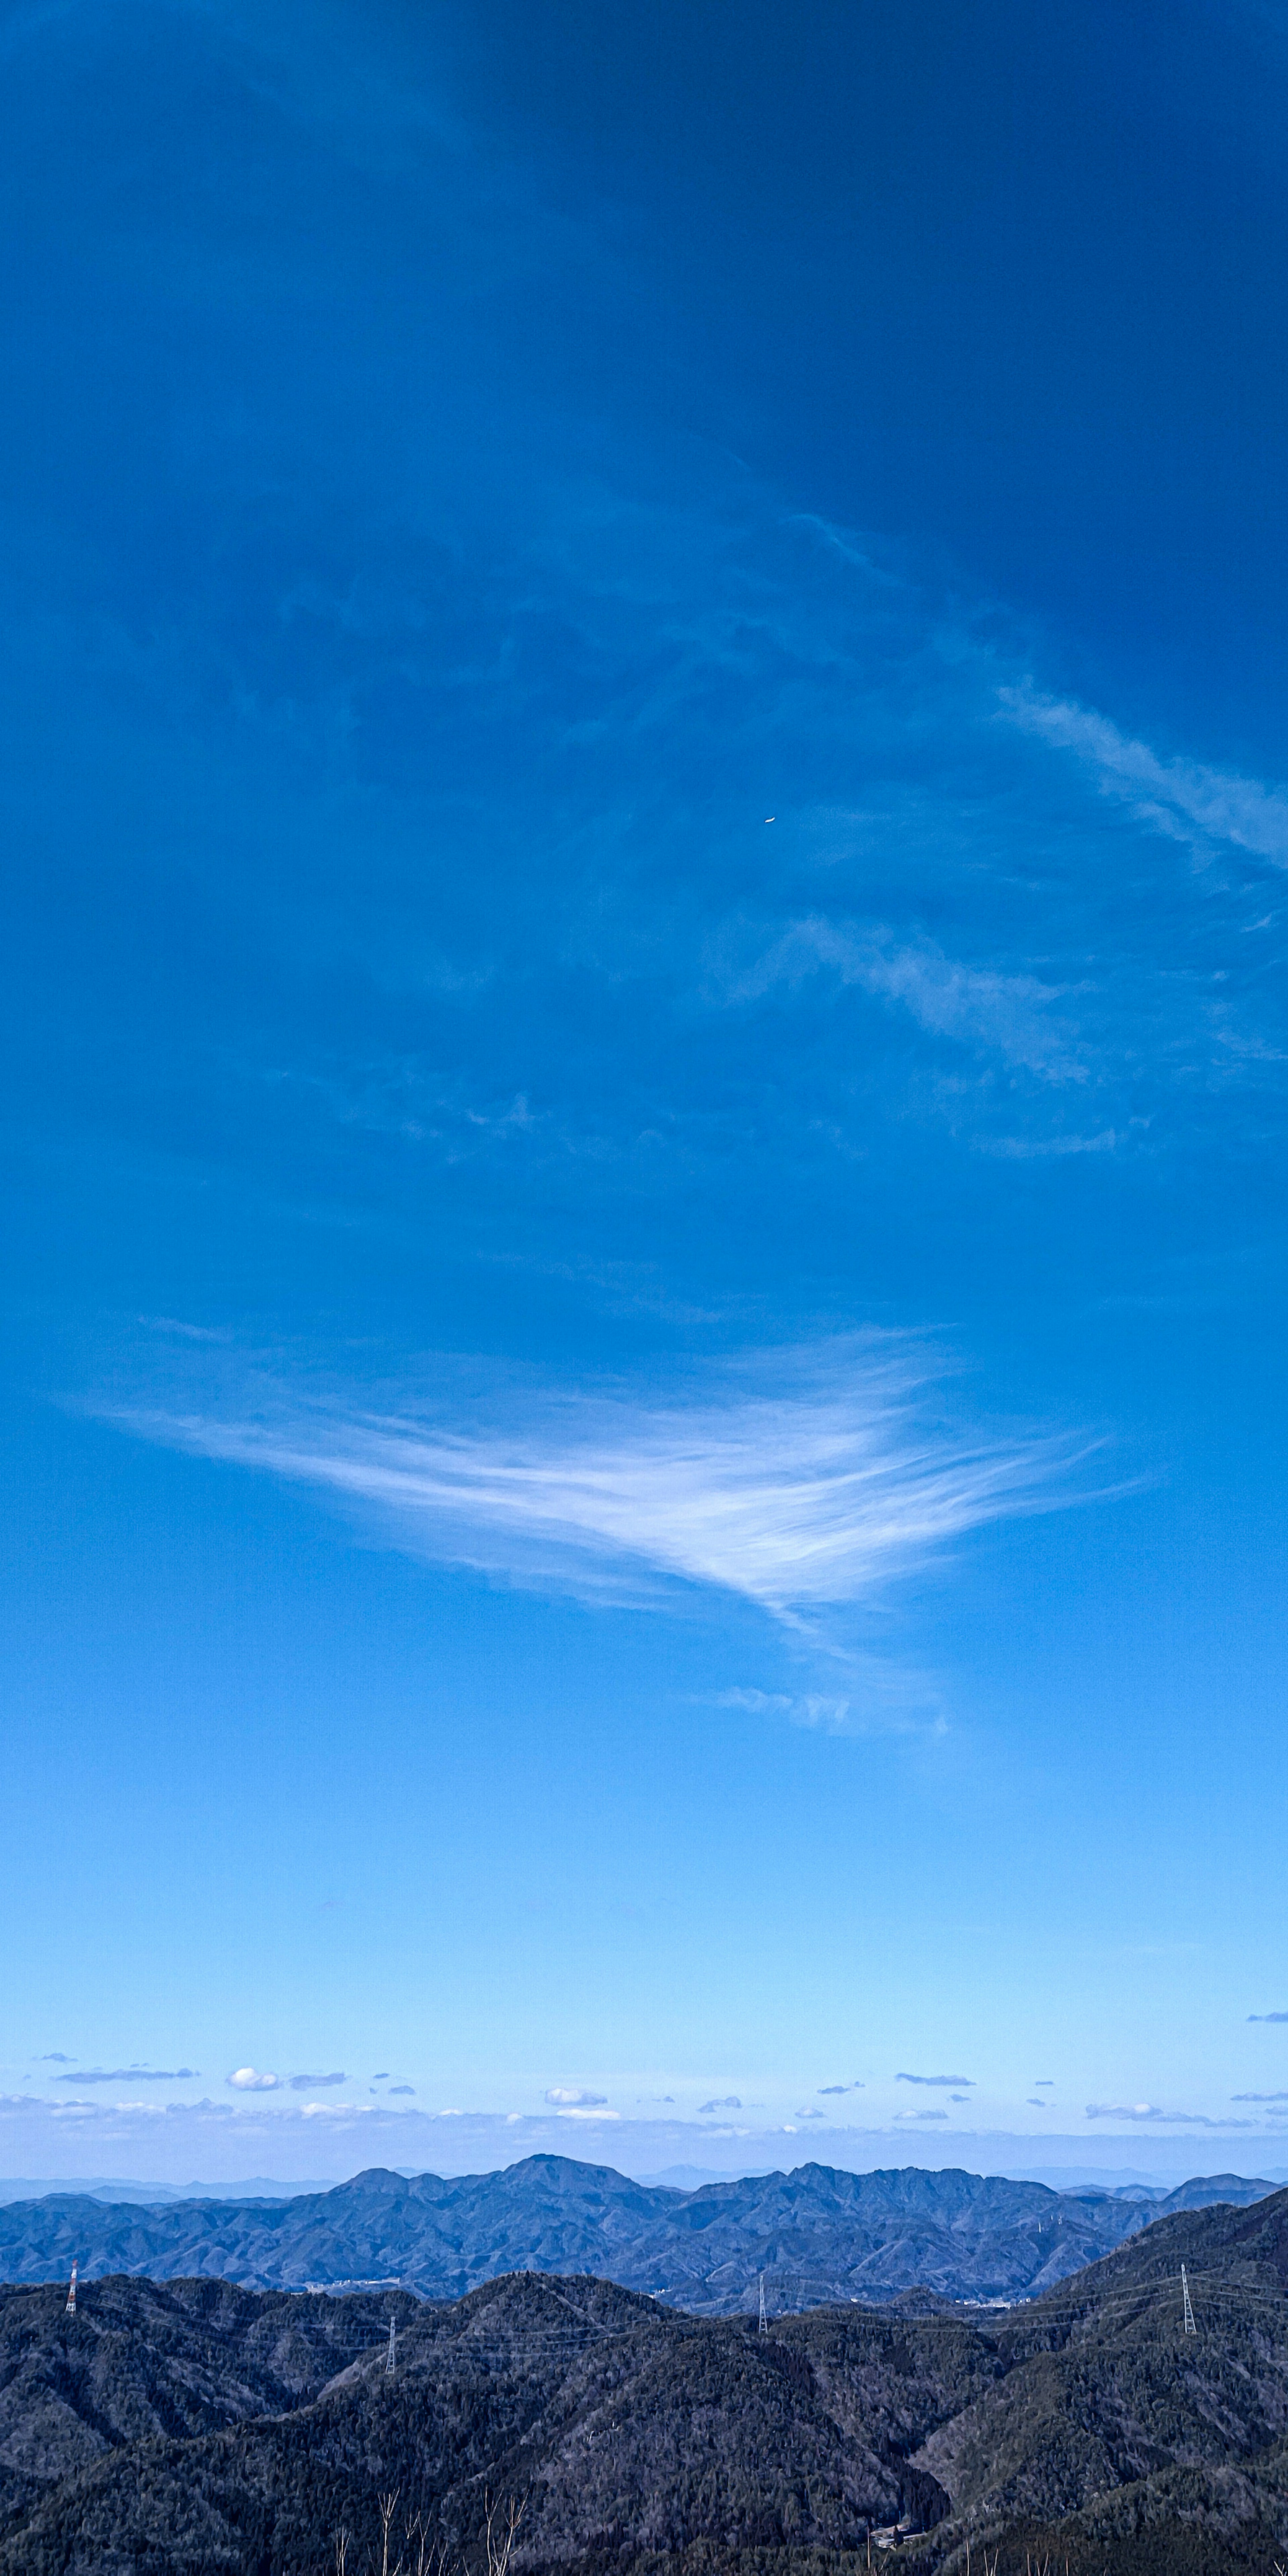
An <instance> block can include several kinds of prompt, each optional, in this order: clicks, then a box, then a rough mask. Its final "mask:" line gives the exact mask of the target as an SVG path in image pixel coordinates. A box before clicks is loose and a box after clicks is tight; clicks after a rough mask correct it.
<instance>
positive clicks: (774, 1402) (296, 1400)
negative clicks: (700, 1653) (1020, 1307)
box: [96, 1334, 1073, 1724]
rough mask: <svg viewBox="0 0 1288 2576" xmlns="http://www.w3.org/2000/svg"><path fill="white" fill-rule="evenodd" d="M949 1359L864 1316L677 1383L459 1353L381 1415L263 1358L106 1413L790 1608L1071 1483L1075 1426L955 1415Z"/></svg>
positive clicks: (656, 1581)
mask: <svg viewBox="0 0 1288 2576" xmlns="http://www.w3.org/2000/svg"><path fill="white" fill-rule="evenodd" d="M940 1373H941V1374H942V1370H941V1372H940ZM935 1374H936V1366H935V1362H934V1359H933V1357H932V1356H929V1355H927V1353H926V1352H925V1351H918V1350H916V1349H915V1348H914V1347H913V1346H912V1345H911V1344H910V1343H909V1342H908V1341H906V1340H904V1339H903V1338H902V1337H900V1336H897V1335H891V1336H888V1337H883V1336H878V1335H875V1334H873V1335H855V1336H851V1337H848V1338H843V1339H832V1340H829V1341H827V1342H825V1343H823V1344H820V1345H817V1346H814V1347H812V1348H810V1349H806V1350H800V1349H797V1350H791V1351H780V1352H771V1353H761V1354H758V1355H755V1356H754V1357H752V1358H749V1359H748V1358H744V1359H741V1360H738V1361H735V1362H729V1363H726V1364H723V1365H722V1366H721V1367H720V1368H718V1369H711V1370H707V1371H705V1372H691V1373H690V1374H689V1375H688V1377H687V1379H686V1380H685V1381H684V1382H683V1383H682V1384H680V1385H679V1386H677V1388H676V1391H675V1392H674V1393H673V1394H672V1395H670V1396H669V1397H668V1398H662V1399H659V1398H658V1397H657V1396H655V1395H653V1394H652V1393H651V1392H650V1391H644V1390H635V1389H631V1388H627V1387H622V1386H621V1385H615V1386H611V1387H607V1388H604V1387H599V1388H596V1387H594V1386H583V1387H578V1388H558V1387H555V1388H552V1387H550V1386H548V1385H545V1384H542V1385H537V1384H535V1383H533V1382H530V1381H522V1382H521V1381H519V1380H518V1379H517V1378H515V1377H514V1376H511V1377H509V1378H507V1380H506V1382H505V1384H504V1386H503V1387H500V1386H498V1385H495V1384H494V1385H493V1387H492V1389H491V1391H489V1388H488V1385H487V1383H486V1381H485V1380H482V1381H481V1380H480V1378H479V1375H478V1373H476V1375H475V1378H474V1380H473V1382H472V1384H471V1386H470V1387H469V1388H465V1386H464V1381H463V1380H462V1377H461V1373H460V1370H459V1368H456V1369H453V1368H452V1367H451V1366H449V1364H447V1363H444V1364H443V1365H442V1367H441V1369H439V1370H438V1371H437V1372H436V1380H437V1394H436V1396H435V1395H434V1394H431V1395H430V1396H428V1397H426V1396H423V1395H422V1396H417V1397H415V1398H411V1399H408V1400H407V1401H405V1402H403V1403H400V1404H397V1405H396V1406H394V1407H389V1408H381V1409H379V1410H377V1409H376V1408H374V1407H372V1406H369V1405H366V1404H363V1403H362V1402H360V1401H357V1400H351V1399H346V1398H345V1397H344V1396H343V1395H326V1396H318V1395H315V1394H313V1393H311V1392H310V1391H308V1390H305V1391H299V1390H297V1389H296V1388H294V1387H293V1386H291V1385H289V1384H287V1383H285V1382H283V1381H282V1380H271V1381H270V1380H268V1379H266V1378H265V1377H264V1376H262V1375H260V1376H257V1377H256V1378H254V1379H253V1380H252V1379H250V1378H247V1379H246V1381H245V1382H244V1384H243V1387H242V1389H241V1396H240V1400H239V1398H238V1396H237V1394H236V1393H235V1392H234V1393H233V1394H232V1395H229V1394H228V1393H226V1392H225V1393H223V1394H221V1396H220V1397H219V1398H218V1399H215V1398H212V1400H211V1401H210V1402H209V1403H208V1404H205V1405H202V1406H201V1407H200V1408H199V1409H179V1408H178V1407H176V1408H175V1409H173V1410H171V1409H162V1408H159V1407H155V1406H142V1405H140V1406H111V1407H107V1406H103V1407H100V1408H96V1409H98V1410H99V1411H100V1412H103V1413H107V1414H108V1415H109V1416H110V1418H112V1419H115V1420H116V1421H118V1422H120V1423H121V1424H122V1425H123V1426H124V1427H127V1428H129V1429H131V1430H133V1431H134V1432H136V1433H139V1434H141V1435H143V1436H144V1437H147V1438H149V1439H152V1440H156V1441H160V1442H164V1443H165V1444H166V1445H168V1446H172V1447H176V1448H182V1449H187V1450H190V1451H194V1452H197V1453H199V1454H201V1455H204V1456H206V1457H210V1458H218V1459H227V1460H235V1461H237V1462H239V1463H241V1464H242V1465H244V1466H247V1467H251V1468H257V1469H260V1470H263V1471H265V1472H267V1473H270V1474H273V1475H276V1476H281V1477H284V1478H289V1479H291V1480H293V1481H298V1482H300V1483H304V1484H310V1485H315V1486H318V1487H321V1488H323V1489H325V1490H326V1491H328V1492H329V1493H331V1494H333V1495H335V1496H337V1497H340V1498H342V1499H343V1500H344V1501H346V1502H347V1503H349V1504H352V1505H356V1506H361V1507H365V1508H366V1509H367V1510H368V1511H369V1512H371V1513H374V1514H377V1515H379V1516H380V1518H381V1520H382V1522H383V1523H384V1525H385V1527H386V1528H387V1530H388V1532H389V1534H390V1535H391V1536H392V1537H393V1538H394V1540H395V1542H396V1543H397V1544H399V1545H402V1546H404V1547H406V1548H407V1549H408V1550H410V1551H412V1552H414V1553H417V1554H421V1555H424V1556H426V1557H430V1558H432V1559H434V1560H436V1561H439V1562H448V1563H455V1564H460V1565H469V1566H474V1567H477V1568H479V1569H481V1570H485V1571H488V1572H492V1573H498V1574H502V1575H504V1576H505V1577H507V1578H508V1579H510V1580H513V1581H516V1582H521V1583H525V1584H529V1585H536V1586H539V1587H542V1588H544V1587H549V1586H554V1587H561V1588H564V1589H567V1590H571V1591H573V1592H574V1593H576V1594H579V1595H581V1596H583V1597H588V1598H600V1599H605V1598H612V1599H617V1600H623V1599H627V1600H629V1599H643V1600H647V1599H650V1598H657V1597H658V1596H659V1591H660V1590H661V1589H662V1588H664V1587H665V1585H666V1584H667V1583H668V1581H669V1582H680V1583H684V1584H691V1585H706V1586H715V1587H718V1588H720V1589H722V1590H724V1591H726V1592H732V1593H736V1594H739V1595H741V1596H742V1597H743V1598H744V1599H747V1600H749V1601H753V1602H755V1603H757V1604H759V1605H760V1606H761V1607H762V1608H764V1609H765V1610H767V1611H769V1612H771V1613H773V1614H775V1615H776V1616H778V1617H780V1618H782V1619H784V1620H787V1621H789V1622H790V1621H794V1620H798V1619H799V1616H800V1614H801V1613H802V1612H804V1611H807V1610H809V1609H812V1608H819V1607H822V1606H824V1605H830V1604H840V1603H849V1602H855V1601H858V1600H860V1599H862V1598H864V1597H866V1596H870V1595H871V1594H872V1593H873V1592H874V1591H875V1590H877V1589H878V1588H879V1587H880V1586H881V1585H882V1584H883V1583H885V1582H887V1581H888V1580H889V1579H891V1578H892V1577H895V1576H898V1575H904V1574H907V1573H909V1572H911V1571H913V1570H915V1569H917V1568H919V1567H921V1566H922V1565H924V1564H925V1563H927V1562H928V1561H929V1560H931V1559H933V1558H934V1557H935V1556H936V1555H938V1554H939V1553H940V1552H942V1551H943V1550H944V1549H945V1548H947V1547H949V1546H950V1545H951V1544H952V1543H953V1542H954V1541H955V1540H958V1539H960V1538H961V1537H962V1536H963V1535H964V1534H965V1533H966V1532H968V1531H970V1530H973V1529H976V1528H978V1527H980V1526H981V1525H982V1524H984V1523H987V1522H990V1521H996V1520H999V1519H1002V1518H1005V1517H1008V1516H1012V1515H1015V1514H1018V1513H1022V1512H1029V1511H1033V1510H1036V1509H1049V1508H1052V1507H1053V1506H1054V1505H1055V1504H1057V1503H1058V1502H1062V1501H1063V1502H1067V1501H1069V1500H1070V1499H1071V1494H1070V1489H1069V1485H1068V1481H1067V1475H1066V1473H1065V1471H1066V1470H1067V1469H1068V1467H1069V1465H1070V1463H1071V1460H1072V1455H1073V1453H1072V1448H1071V1444H1069V1443H1068V1442H1061V1441H1059V1440H1056V1439H1050V1438H1037V1437H1030V1436H1017V1437H1013V1438H1008V1437H989V1436H987V1435H984V1436H979V1435H976V1434H973V1433H972V1432H970V1431H969V1430H963V1429H962V1428H960V1427H959V1426H955V1425H954V1424H953V1423H952V1422H951V1421H949V1420H947V1419H946V1418H945V1417H944V1415H943V1412H942V1409H941V1407H940V1406H939V1405H938V1402H937V1400H936V1399H935V1397H934V1393H933V1387H934V1378H935ZM227 1384H228V1380H227V1377H225V1387H226V1386H227ZM480 1386H481V1390H482V1391H480ZM836 1711H837V1703H836V1702H835V1701H832V1702H828V1703H825V1702H822V1701H820V1702H819V1703H818V1706H817V1708H816V1709H809V1708H805V1709H802V1710H801V1712H800V1714H801V1715H802V1716H803V1718H804V1722H806V1723H813V1724H830V1723H831V1724H834V1723H836V1722H837V1716H836Z"/></svg>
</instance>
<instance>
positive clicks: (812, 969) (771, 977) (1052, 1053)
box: [711, 913, 1087, 1082]
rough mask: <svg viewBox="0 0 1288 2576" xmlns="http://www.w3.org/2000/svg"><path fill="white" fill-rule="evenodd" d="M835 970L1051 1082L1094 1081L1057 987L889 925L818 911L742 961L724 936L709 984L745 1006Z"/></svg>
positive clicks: (935, 1032) (924, 1021) (939, 1032)
mask: <svg viewBox="0 0 1288 2576" xmlns="http://www.w3.org/2000/svg"><path fill="white" fill-rule="evenodd" d="M745 936H746V934H745V933H744V934H743V937H744V939H745ZM828 971H830V972H831V973H832V974H834V975H835V976H836V977H837V978H838V980H839V981H840V982H841V983H842V984H850V985H856V986H858V987H859V988H860V989H861V990H862V991H863V992H865V993H869V994H871V995H872V996H873V998H874V999H875V1000H878V1001H883V1002H887V1003H890V1004H893V1005H897V1006H898V1007H900V1008H902V1009H903V1010H906V1011H907V1012H908V1013H909V1014H910V1016H911V1017H912V1018H913V1019H914V1020H915V1021H916V1022H917V1024H918V1026H919V1027H920V1028H923V1029H925V1030H926V1031H927V1032H928V1034H929V1035H930V1036H932V1037H946V1038H955V1039H957V1040H958V1041H959V1042H961V1043H962V1044H965V1045H969V1046H973V1047H982V1048H985V1049H987V1050H989V1051H992V1052H994V1053H996V1054H998V1055H1000V1056H1002V1057H1003V1058H1004V1059H1005V1061H1006V1062H1008V1063H1010V1064H1016V1065H1022V1066H1023V1067H1024V1068H1025V1070H1026V1071H1028V1072H1030V1073H1036V1074H1040V1075H1041V1076H1042V1077H1043V1078H1044V1079H1045V1080H1047V1081H1050V1082H1084V1081H1085V1080H1086V1079H1087V1066H1086V1064H1085V1063H1084V1062H1082V1061H1081V1060H1080V1058H1079V1054H1078V1050H1077V1042H1076V1039H1075V1036H1074V1033H1073V1032H1072V1030H1071V1029H1069V1028H1068V1027H1067V1026H1065V1025H1063V1024H1062V1023H1061V1021H1060V1020H1059V1019H1058V1018H1057V1017H1056V1016H1055V1013H1054V1010H1053V1005H1054V1004H1056V1003H1057V1002H1058V1001H1059V999H1060V992H1059V988H1058V987H1056V986H1055V985H1050V984H1044V983H1042V982H1041V981H1040V980H1039V978H1038V977H1037V976H1035V975H1031V974H1005V973H1003V972H1002V971H1001V970H1000V969H998V968H996V967H992V966H984V967H981V966H971V965H968V964H965V963H964V962H963V961H962V960H961V959H959V958H954V957H947V956H945V955H944V953H943V951H942V950H941V949H939V948H937V947H936V946H935V945H934V944H933V942H931V941H929V940H914V941H907V940H905V941H903V942H902V943H901V942H900V941H899V940H898V939H897V938H896V937H895V936H894V934H893V933H892V932H890V931H889V930H886V929H884V928H881V927H872V928H862V927H860V926H859V925H856V924H854V923H846V922H838V921H831V920H828V919H827V918H826V917H825V916H823V915H821V914H817V913H812V914H810V915H808V916H807V917H806V918H804V919H802V920H798V921H793V922H790V923H789V924H788V925H787V927H786V928H785V929H784V930H782V931H780V932H779V934H778V935H777V937H776V938H774V939H773V940H772V941H771V942H770V944H769V946H768V947H766V948H763V949H762V950H761V951H760V953H759V954H758V955H757V956H755V957H754V958H753V959H752V960H751V961H750V962H749V963H742V964H737V963H734V962H733V960H732V958H731V957H730V954H729V949H728V944H727V941H726V943H724V944H723V945H722V947H721V950H720V951H719V952H718V954H717V955H716V957H715V958H714V960H713V962H712V966H711V982H712V986H713V988H714V989H715V990H716V991H718V993H719V994H720V996H721V998H722V999H723V1000H725V1001H727V1002H747V1001H757V1000H759V999H760V998H761V996H762V995H763V994H765V993H768V992H770V991H771V990H772V989H773V988H774V986H776V985H786V986H788V987H789V988H793V987H796V986H799V985H800V984H802V983H803V982H804V981H805V979H806V977H807V976H811V975H817V974H819V973H824V972H828Z"/></svg>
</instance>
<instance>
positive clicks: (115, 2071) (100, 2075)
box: [54, 2066, 201, 2084]
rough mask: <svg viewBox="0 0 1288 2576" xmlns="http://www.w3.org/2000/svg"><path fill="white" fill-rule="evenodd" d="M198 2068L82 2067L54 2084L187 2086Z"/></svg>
mask: <svg viewBox="0 0 1288 2576" xmlns="http://www.w3.org/2000/svg"><path fill="white" fill-rule="evenodd" d="M200 2073H201V2068H200V2067H199V2066H82V2067H81V2068H79V2070H78V2071H77V2073H76V2074H74V2075H56V2076H55V2077H54V2082H55V2084H189V2083H191V2081H192V2079H193V2077H194V2076H197V2075H200Z"/></svg>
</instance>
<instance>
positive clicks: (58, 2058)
mask: <svg viewBox="0 0 1288 2576" xmlns="http://www.w3.org/2000/svg"><path fill="white" fill-rule="evenodd" d="M36 2063H37V2065H38V2066H74V2065H75V2063H76V2060H75V2058H74V2057H69V2056H68V2054H67V2051H66V2049H65V2048H47V2049H46V2050H45V2054H44V2056H43V2057H40V2058H37V2060H36Z"/></svg>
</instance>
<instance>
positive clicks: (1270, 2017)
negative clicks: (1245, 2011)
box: [1248, 2012, 1288, 2021]
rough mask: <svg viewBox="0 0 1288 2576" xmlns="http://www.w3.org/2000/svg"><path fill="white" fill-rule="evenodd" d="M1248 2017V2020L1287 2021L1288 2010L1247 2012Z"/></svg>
mask: <svg viewBox="0 0 1288 2576" xmlns="http://www.w3.org/2000/svg"><path fill="white" fill-rule="evenodd" d="M1248 2019H1249V2021H1288V2012H1281V2013H1249V2015H1248Z"/></svg>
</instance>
